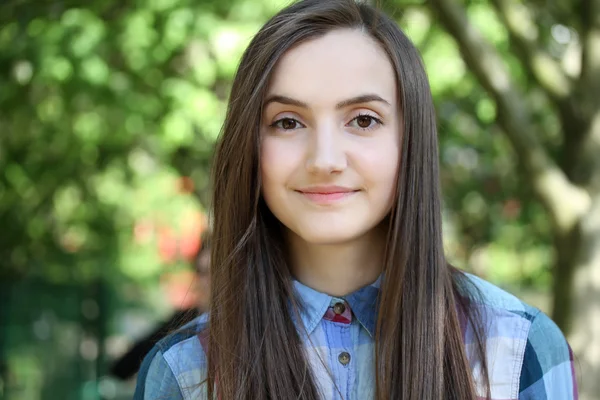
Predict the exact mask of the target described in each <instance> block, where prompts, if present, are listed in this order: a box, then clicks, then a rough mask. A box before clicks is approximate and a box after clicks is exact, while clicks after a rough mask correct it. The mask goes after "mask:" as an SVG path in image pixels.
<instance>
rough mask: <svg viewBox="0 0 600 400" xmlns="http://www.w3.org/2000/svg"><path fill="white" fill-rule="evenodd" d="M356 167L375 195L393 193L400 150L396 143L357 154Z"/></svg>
mask: <svg viewBox="0 0 600 400" xmlns="http://www.w3.org/2000/svg"><path fill="white" fill-rule="evenodd" d="M356 164H357V167H358V168H360V174H361V175H362V176H363V178H364V179H365V181H366V182H365V183H366V184H367V186H369V189H370V190H371V191H373V192H374V193H376V194H377V197H381V196H385V197H388V196H390V195H393V192H394V191H395V187H396V184H397V176H398V168H399V164H400V150H399V148H398V146H397V145H395V144H393V143H390V144H389V145H387V146H378V147H377V148H373V149H371V151H364V150H363V151H362V152H361V153H360V154H359V155H358V162H357V163H356Z"/></svg>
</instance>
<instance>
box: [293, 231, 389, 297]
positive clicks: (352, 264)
mask: <svg viewBox="0 0 600 400" xmlns="http://www.w3.org/2000/svg"><path fill="white" fill-rule="evenodd" d="M287 242H288V246H289V251H290V255H291V257H290V262H291V268H292V273H293V275H294V277H295V278H296V279H297V280H298V281H300V282H302V283H303V284H304V285H306V286H308V287H310V288H313V289H315V290H317V291H319V292H321V293H326V294H328V295H330V296H335V297H342V296H346V295H348V294H350V293H352V292H354V291H356V290H358V289H360V288H362V287H365V286H367V285H369V284H371V283H373V282H375V281H376V280H377V278H378V277H379V275H380V274H381V271H382V268H383V255H384V254H383V253H384V246H385V229H381V228H376V229H373V230H372V232H370V233H368V234H366V235H364V236H362V237H360V238H357V239H355V240H352V241H349V242H344V243H335V244H313V243H308V242H306V241H304V240H303V239H302V238H300V237H299V236H297V235H295V234H294V233H291V232H290V233H289V235H288V240H287Z"/></svg>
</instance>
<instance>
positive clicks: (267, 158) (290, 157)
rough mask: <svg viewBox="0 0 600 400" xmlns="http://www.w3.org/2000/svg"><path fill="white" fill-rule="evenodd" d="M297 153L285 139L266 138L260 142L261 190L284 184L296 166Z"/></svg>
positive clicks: (297, 161)
mask: <svg viewBox="0 0 600 400" xmlns="http://www.w3.org/2000/svg"><path fill="white" fill-rule="evenodd" d="M298 163H299V160H298V154H297V149H296V151H295V149H294V146H291V145H290V143H286V142H285V141H280V140H275V139H273V138H266V139H264V140H263V142H262V143H261V155H260V171H261V178H262V182H263V191H269V190H272V189H274V187H275V186H278V185H285V184H286V182H287V181H288V180H289V178H290V176H291V175H292V174H293V172H294V171H295V170H296V169H297V167H298Z"/></svg>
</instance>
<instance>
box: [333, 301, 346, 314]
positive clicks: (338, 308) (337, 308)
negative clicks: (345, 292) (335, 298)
mask: <svg viewBox="0 0 600 400" xmlns="http://www.w3.org/2000/svg"><path fill="white" fill-rule="evenodd" d="M344 311H346V306H345V305H344V303H335V305H334V306H333V312H334V313H336V314H337V315H340V314H343V313H344Z"/></svg>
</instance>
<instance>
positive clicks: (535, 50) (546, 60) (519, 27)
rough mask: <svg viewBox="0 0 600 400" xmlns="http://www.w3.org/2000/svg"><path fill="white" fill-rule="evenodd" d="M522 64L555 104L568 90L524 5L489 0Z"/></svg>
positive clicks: (558, 66) (564, 77) (567, 79)
mask: <svg viewBox="0 0 600 400" xmlns="http://www.w3.org/2000/svg"><path fill="white" fill-rule="evenodd" d="M492 3H493V4H494V7H495V8H496V10H497V11H498V15H499V16H500V19H501V20H502V22H504V25H505V26H506V28H507V29H508V32H509V34H510V40H511V41H512V42H513V43H514V45H515V49H516V50H517V51H518V53H519V55H520V56H521V59H522V60H523V61H524V65H525V67H526V68H527V69H528V71H529V73H530V74H531V76H532V77H533V78H534V79H535V81H536V82H537V83H538V85H540V86H541V87H542V89H544V90H545V91H546V93H548V95H549V96H550V97H551V98H552V100H553V101H554V102H556V103H560V102H561V101H564V99H565V98H566V97H567V96H569V94H570V93H571V81H570V79H569V78H568V77H567V75H565V73H564V71H563V70H562V68H561V66H560V64H559V63H558V62H557V61H556V60H554V59H553V58H552V57H551V56H550V54H548V53H547V52H546V51H544V50H543V49H541V48H540V47H539V46H538V44H537V37H538V34H539V32H538V29H537V26H536V24H535V22H534V21H533V19H532V18H531V15H530V12H529V10H528V9H527V7H526V6H525V5H523V4H520V3H517V2H510V1H503V0H492Z"/></svg>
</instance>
